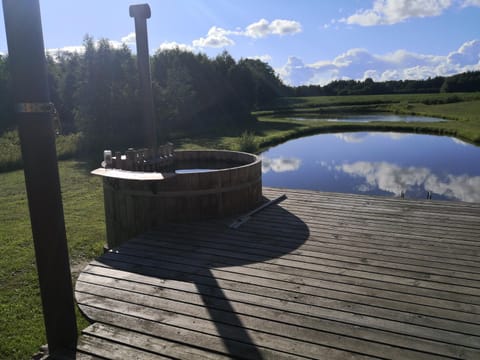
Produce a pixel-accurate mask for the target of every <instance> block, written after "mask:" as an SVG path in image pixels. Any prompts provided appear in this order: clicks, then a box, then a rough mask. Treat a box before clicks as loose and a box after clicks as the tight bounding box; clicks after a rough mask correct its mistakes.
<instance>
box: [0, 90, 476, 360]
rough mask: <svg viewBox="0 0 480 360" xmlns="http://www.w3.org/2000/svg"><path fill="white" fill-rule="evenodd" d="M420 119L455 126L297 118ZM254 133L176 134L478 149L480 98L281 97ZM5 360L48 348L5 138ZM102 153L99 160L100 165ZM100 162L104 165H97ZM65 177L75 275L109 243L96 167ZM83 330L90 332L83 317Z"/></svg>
mask: <svg viewBox="0 0 480 360" xmlns="http://www.w3.org/2000/svg"><path fill="white" fill-rule="evenodd" d="M372 112H373V113H375V112H378V113H385V112H392V113H399V114H418V115H424V116H434V117H442V118H446V119H449V121H447V122H442V123H392V122H384V123H371V124H365V123H362V124H358V123H332V122H327V121H323V120H311V121H310V120H309V121H297V120H292V118H293V117H295V116H297V115H299V114H300V115H302V116H311V117H315V118H320V119H322V118H328V117H329V116H338V115H339V114H359V113H361V114H364V113H372ZM256 115H257V117H258V119H259V121H258V122H256V123H254V124H251V125H250V126H249V127H248V128H232V127H228V128H216V129H214V130H212V129H210V130H208V131H204V132H203V133H197V134H195V135H193V136H189V137H187V136H184V135H182V134H176V135H175V136H174V137H173V138H172V139H171V140H173V142H174V143H175V145H176V146H177V147H180V148H221V149H239V150H248V151H257V152H258V151H260V150H262V149H265V148H267V147H268V146H272V145H275V144H278V143H281V142H283V141H286V140H288V139H291V138H295V137H299V136H302V135H308V134H314V133H322V132H338V131H362V130H379V131H405V132H420V133H432V134H448V135H451V136H456V137H458V138H460V139H462V140H465V141H469V142H471V143H476V144H480V94H479V93H469V94H429V95H381V96H380V95H379V96H342V97H312V98H310V97H307V98H283V99H279V100H278V101H277V102H276V103H274V104H272V105H271V106H270V107H269V108H268V109H263V110H262V111H259V112H257V113H256ZM79 139H80V135H79V134H74V135H69V136H60V137H58V138H57V148H58V153H59V158H60V159H66V158H69V157H72V156H74V154H75V153H77V150H78V149H77V146H78V143H79ZM0 145H1V149H2V151H1V152H0V172H2V171H3V173H0V189H2V191H1V193H0V251H1V254H2V256H1V257H0V284H1V288H0V359H28V358H29V357H30V356H31V355H32V354H33V353H35V352H36V351H37V350H38V347H39V346H40V345H41V344H44V343H45V342H46V340H45V334H44V328H43V318H42V311H41V305H40V297H39V289H38V282H37V275H36V268H35V259H34V253H33V242H32V235H31V230H30V223H29V218H28V206H27V200H26V194H25V184H24V180H23V172H22V171H19V170H17V171H10V172H6V170H9V169H12V168H18V167H20V166H21V158H20V148H19V141H18V136H17V135H16V133H14V132H9V133H7V134H4V135H3V136H2V137H0ZM100 157H101V154H99V159H100ZM98 162H100V160H98V161H97V162H96V163H98ZM59 166H60V176H61V184H62V193H63V200H64V210H65V221H66V227H67V237H68V242H69V249H70V256H71V262H72V269H73V273H74V274H75V273H77V272H78V271H79V270H81V268H82V267H83V265H84V264H85V263H86V262H88V261H89V260H91V259H92V258H94V257H95V256H97V255H99V254H101V252H102V246H103V243H104V241H105V225H104V213H103V194H102V189H101V182H100V180H99V179H97V178H94V177H93V176H91V175H90V174H89V170H91V168H92V166H93V165H88V164H86V163H83V162H80V161H73V160H70V161H61V162H60V165H59ZM78 321H79V329H82V328H84V327H86V326H87V323H86V321H85V320H84V319H83V318H82V317H81V316H80V315H78Z"/></svg>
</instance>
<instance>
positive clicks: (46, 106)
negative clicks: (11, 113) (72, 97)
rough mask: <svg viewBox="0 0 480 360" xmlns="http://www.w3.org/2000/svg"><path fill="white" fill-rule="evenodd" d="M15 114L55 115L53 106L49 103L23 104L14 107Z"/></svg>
mask: <svg viewBox="0 0 480 360" xmlns="http://www.w3.org/2000/svg"><path fill="white" fill-rule="evenodd" d="M15 111H16V112H17V113H49V114H53V113H55V106H54V105H53V103H51V102H44V103H41V102H39V103H37V102H23V103H17V104H16V105H15Z"/></svg>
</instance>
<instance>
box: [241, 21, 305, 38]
mask: <svg viewBox="0 0 480 360" xmlns="http://www.w3.org/2000/svg"><path fill="white" fill-rule="evenodd" d="M301 31H302V25H301V24H300V23H299V22H298V21H294V20H284V19H276V20H273V21H272V22H269V21H268V20H266V19H260V20H259V21H257V22H256V23H253V24H250V25H248V26H247V27H246V29H245V32H244V33H243V34H244V35H245V36H248V37H251V38H262V37H266V36H268V35H288V34H296V33H299V32H301Z"/></svg>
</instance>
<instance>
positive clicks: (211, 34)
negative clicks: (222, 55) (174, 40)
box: [192, 26, 235, 48]
mask: <svg viewBox="0 0 480 360" xmlns="http://www.w3.org/2000/svg"><path fill="white" fill-rule="evenodd" d="M233 33H235V32H232V31H229V30H225V29H222V28H219V27H216V26H212V27H211V28H210V30H208V33H207V36H206V37H204V38H203V37H201V38H200V39H197V40H193V42H192V45H193V46H194V47H200V48H204V47H213V48H221V47H226V46H231V45H235V41H233V40H232V39H230V38H229V37H228V35H230V34H233Z"/></svg>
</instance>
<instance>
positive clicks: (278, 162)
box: [262, 156, 302, 174]
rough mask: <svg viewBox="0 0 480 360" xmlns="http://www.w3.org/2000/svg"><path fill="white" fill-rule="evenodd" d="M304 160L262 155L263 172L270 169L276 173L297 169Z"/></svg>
mask: <svg viewBox="0 0 480 360" xmlns="http://www.w3.org/2000/svg"><path fill="white" fill-rule="evenodd" d="M301 163H302V160H300V159H298V158H294V157H290V158H285V157H282V156H281V157H278V158H272V159H270V158H267V157H262V173H263V174H266V173H268V172H269V171H273V172H276V173H279V172H285V171H295V170H298V168H299V167H300V164H301Z"/></svg>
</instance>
